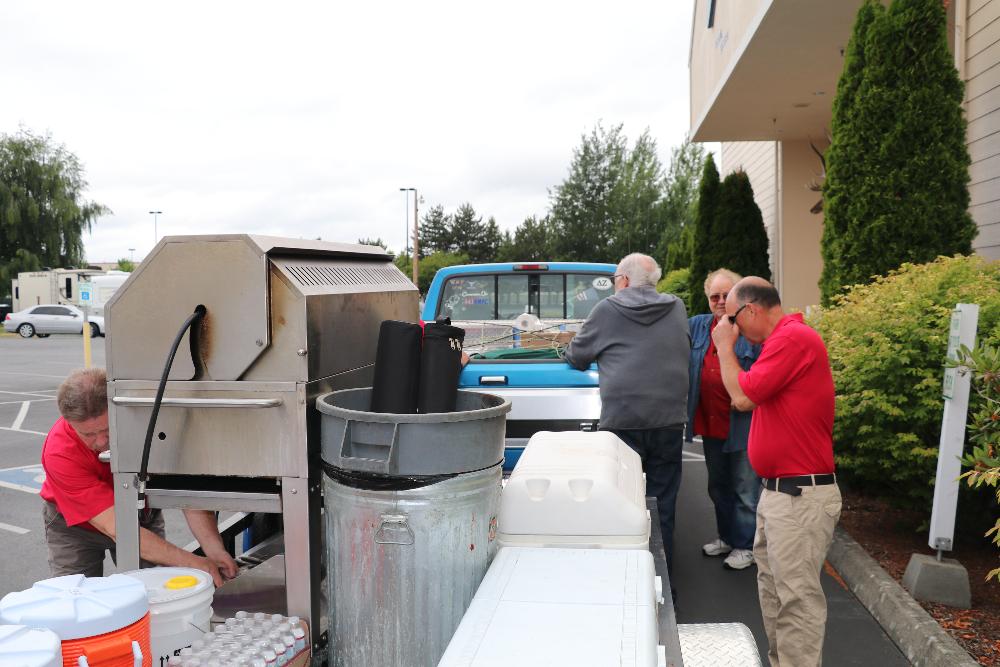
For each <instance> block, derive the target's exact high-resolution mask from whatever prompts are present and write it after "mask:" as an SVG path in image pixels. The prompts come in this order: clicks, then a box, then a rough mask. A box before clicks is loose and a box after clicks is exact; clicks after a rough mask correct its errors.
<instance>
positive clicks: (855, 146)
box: [819, 0, 885, 304]
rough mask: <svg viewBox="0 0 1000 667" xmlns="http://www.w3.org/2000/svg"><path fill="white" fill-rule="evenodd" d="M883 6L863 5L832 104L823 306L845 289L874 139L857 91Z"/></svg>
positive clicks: (869, 1) (870, 0)
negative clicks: (846, 250)
mask: <svg viewBox="0 0 1000 667" xmlns="http://www.w3.org/2000/svg"><path fill="white" fill-rule="evenodd" d="M884 13H885V7H883V6H882V4H881V2H879V0H865V3H864V4H863V5H862V6H861V8H860V9H859V10H858V14H857V18H856V19H855V21H854V31H853V33H852V34H851V39H850V41H848V43H847V51H846V53H845V56H844V71H843V73H842V74H841V75H840V80H839V81H838V82H837V96H836V97H835V98H834V100H833V119H832V121H831V127H832V133H831V137H832V141H831V143H830V146H829V148H827V150H826V180H825V181H824V183H823V237H822V240H821V242H820V253H821V255H822V257H823V272H822V274H821V275H820V283H819V285H820V293H821V295H822V299H823V303H825V304H827V303H829V300H830V297H831V296H832V295H834V294H836V293H837V292H838V291H839V290H840V286H841V285H843V284H844V281H843V278H842V274H843V270H842V267H841V254H842V252H843V249H842V248H843V244H844V243H846V242H848V241H849V239H847V238H845V237H846V234H847V226H848V224H847V223H848V215H849V213H848V208H849V207H850V205H851V202H852V197H853V193H856V192H859V191H861V190H862V188H863V183H864V179H865V176H864V175H863V174H862V172H861V171H860V168H859V167H860V163H862V162H864V161H865V160H866V159H867V156H868V155H869V154H870V153H871V152H872V151H874V150H877V146H876V145H875V143H876V142H875V136H874V135H873V133H869V132H865V131H864V128H862V127H860V126H859V125H858V120H857V113H858V112H857V106H858V90H859V89H860V88H861V81H862V79H863V77H864V74H865V68H866V64H867V57H866V54H865V48H866V45H867V42H868V33H869V31H870V29H871V26H872V24H873V23H875V21H876V20H880V19H881V17H882V15H883V14H884Z"/></svg>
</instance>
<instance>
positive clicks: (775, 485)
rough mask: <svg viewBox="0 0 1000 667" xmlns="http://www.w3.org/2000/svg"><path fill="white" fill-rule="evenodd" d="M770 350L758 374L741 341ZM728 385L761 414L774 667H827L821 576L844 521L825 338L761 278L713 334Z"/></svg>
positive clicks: (757, 443) (742, 284) (731, 303)
mask: <svg viewBox="0 0 1000 667" xmlns="http://www.w3.org/2000/svg"><path fill="white" fill-rule="evenodd" d="M740 334H743V336H744V337H745V338H746V339H747V340H749V341H750V342H751V343H763V351H762V352H761V354H760V357H759V358H758V359H757V361H756V362H755V363H754V365H753V368H751V369H750V370H748V371H744V370H743V369H742V368H741V367H740V364H739V362H738V360H737V358H736V353H735V352H734V346H735V343H736V339H737V337H738V336H739V335H740ZM712 340H713V341H714V342H715V345H716V347H718V349H719V361H720V363H721V366H722V380H723V383H724V384H725V386H726V390H727V391H728V392H729V395H730V397H731V398H732V401H733V405H734V406H735V407H736V408H737V409H739V410H754V413H753V419H752V422H751V424H750V442H749V448H748V453H749V456H750V464H751V465H752V466H753V468H754V470H755V471H756V472H757V474H758V475H760V477H761V478H762V482H763V487H764V489H763V491H762V492H761V496H760V501H759V502H758V504H757V533H756V536H755V538H754V547H753V555H754V559H755V560H756V562H757V592H758V597H759V598H760V609H761V614H762V616H763V618H764V629H765V631H766V632H767V642H768V647H769V650H768V658H769V659H770V661H771V665H772V667H786V666H787V667H792V666H794V667H808V666H810V665H819V664H820V663H821V660H822V655H823V636H824V634H825V630H826V597H825V596H824V594H823V588H822V587H821V585H820V570H821V569H822V567H823V561H824V560H825V559H826V552H827V550H828V549H829V548H830V541H831V540H832V538H833V529H834V527H835V526H836V524H837V521H838V519H839V518H840V507H841V497H840V489H839V488H838V487H837V480H836V475H835V474H834V463H833V412H834V388H833V376H832V374H831V372H830V361H829V359H828V357H827V353H826V346H825V345H824V344H823V339H822V338H820V336H819V334H818V333H816V332H815V331H814V330H813V329H811V328H810V327H808V326H807V325H806V324H805V323H804V322H803V320H802V315H801V314H798V313H795V314H790V315H789V314H786V313H785V312H784V310H783V309H782V307H781V300H780V299H779V297H778V291H777V290H776V289H775V288H774V286H773V285H771V283H769V282H768V281H766V280H764V279H763V278H757V277H749V278H744V279H743V280H740V281H739V282H738V283H736V285H734V286H733V289H732V290H730V292H729V296H728V298H727V299H726V317H725V318H724V319H723V320H721V321H720V322H719V324H718V326H716V327H715V330H714V331H713V332H712Z"/></svg>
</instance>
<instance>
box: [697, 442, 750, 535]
mask: <svg viewBox="0 0 1000 667" xmlns="http://www.w3.org/2000/svg"><path fill="white" fill-rule="evenodd" d="M702 441H703V442H704V444H705V466H706V467H707V468H708V496H709V497H710V498H711V499H712V503H713V504H714V505H715V523H716V525H717V526H718V528H719V537H721V538H722V539H723V540H724V541H725V542H726V544H728V545H729V546H731V547H733V548H734V549H753V537H754V533H755V532H756V530H757V499H758V498H760V479H759V478H758V477H757V474H756V473H755V472H754V471H753V468H751V467H750V459H748V458H747V452H746V450H745V449H744V450H741V451H737V452H724V451H722V446H723V444H724V443H725V440H717V439H715V438H706V437H702Z"/></svg>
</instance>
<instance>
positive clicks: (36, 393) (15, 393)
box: [0, 390, 52, 398]
mask: <svg viewBox="0 0 1000 667" xmlns="http://www.w3.org/2000/svg"><path fill="white" fill-rule="evenodd" d="M42 391H48V390H40V391H4V390H0V394H10V395H11V396H35V397H36V398H52V396H50V395H49V394H43V393H42Z"/></svg>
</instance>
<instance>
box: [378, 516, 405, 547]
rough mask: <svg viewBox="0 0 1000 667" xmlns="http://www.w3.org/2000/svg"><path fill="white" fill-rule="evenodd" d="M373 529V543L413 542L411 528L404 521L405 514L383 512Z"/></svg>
mask: <svg viewBox="0 0 1000 667" xmlns="http://www.w3.org/2000/svg"><path fill="white" fill-rule="evenodd" d="M381 519H382V520H381V521H380V522H379V524H378V530H376V531H375V544H401V545H403V546H409V545H411V544H413V541H414V535H413V530H412V529H411V528H410V526H409V524H407V523H406V519H407V517H406V515H405V514H383V515H382V516H381Z"/></svg>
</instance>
